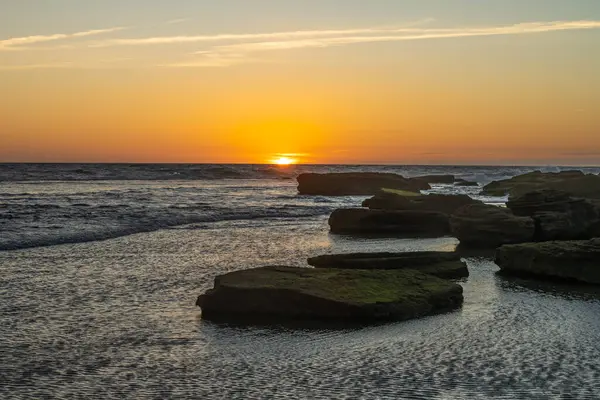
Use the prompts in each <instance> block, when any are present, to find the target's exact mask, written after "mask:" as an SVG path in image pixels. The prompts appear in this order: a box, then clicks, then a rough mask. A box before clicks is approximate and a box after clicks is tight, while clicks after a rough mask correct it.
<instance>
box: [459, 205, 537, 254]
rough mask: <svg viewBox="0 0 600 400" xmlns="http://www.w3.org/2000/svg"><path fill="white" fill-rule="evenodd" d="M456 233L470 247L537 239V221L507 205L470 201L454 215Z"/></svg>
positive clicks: (492, 245) (463, 243)
mask: <svg viewBox="0 0 600 400" xmlns="http://www.w3.org/2000/svg"><path fill="white" fill-rule="evenodd" d="M450 226H451V230H452V234H453V235H454V236H455V237H456V238H458V239H459V240H460V242H461V245H463V246H466V247H484V248H486V247H487V248H493V247H498V246H501V245H503V244H510V243H524V242H530V241H532V240H533V236H534V234H535V224H534V221H533V219H532V218H530V217H518V216H515V215H514V214H513V213H512V212H511V211H510V210H507V209H505V208H501V207H496V206H491V205H486V204H470V205H467V206H464V207H462V208H460V209H458V210H457V211H456V212H455V213H454V214H453V215H451V216H450Z"/></svg>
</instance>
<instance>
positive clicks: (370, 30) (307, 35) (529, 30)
mask: <svg viewBox="0 0 600 400" xmlns="http://www.w3.org/2000/svg"><path fill="white" fill-rule="evenodd" d="M183 21H184V20H183V19H180V20H172V21H169V22H168V23H178V22H183ZM431 21H432V20H431V19H427V20H421V21H415V22H413V23H410V24H405V25H403V26H392V27H366V28H350V29H322V30H297V31H287V32H267V33H233V34H231V33H224V34H213V35H187V36H156V37H144V38H116V39H106V40H89V41H86V42H84V43H76V44H66V45H62V46H66V48H76V47H77V48H78V47H81V46H85V47H86V48H97V47H113V46H157V45H164V46H167V45H184V44H188V45H200V46H201V49H199V50H200V51H196V52H194V53H191V54H188V59H187V60H180V61H175V60H168V61H167V62H166V63H165V64H162V65H159V66H160V67H177V68H194V67H196V68H197V67H228V66H233V65H238V64H242V63H248V62H257V61H261V59H260V58H259V55H260V54H261V53H263V52H269V51H282V50H294V49H308V48H328V47H334V46H348V45H354V44H361V43H376V42H402V41H412V40H435V39H438V40H442V39H451V38H467V37H486V36H500V35H527V34H541V33H547V32H559V31H573V30H590V29H600V21H594V20H580V21H547V22H527V23H519V24H513V25H504V26H480V27H453V28H439V27H430V26H427V25H426V24H428V23H430V22H431ZM123 29H125V28H123V27H116V28H108V29H98V30H89V31H83V32H77V33H71V34H54V35H46V36H28V37H21V38H12V39H6V40H0V51H8V50H25V49H37V50H39V49H47V48H48V49H50V48H52V47H51V46H50V47H47V46H35V47H28V46H30V45H34V44H38V43H42V42H49V41H57V40H67V39H75V38H84V37H89V36H95V35H100V34H106V33H111V32H116V31H120V30H123ZM55 47H56V46H55ZM188 51H189V50H188ZM262 61H264V59H263V60H262ZM43 65H44V64H39V67H40V68H41V67H42V66H43ZM4 69H15V67H10V66H8V67H5V68H4Z"/></svg>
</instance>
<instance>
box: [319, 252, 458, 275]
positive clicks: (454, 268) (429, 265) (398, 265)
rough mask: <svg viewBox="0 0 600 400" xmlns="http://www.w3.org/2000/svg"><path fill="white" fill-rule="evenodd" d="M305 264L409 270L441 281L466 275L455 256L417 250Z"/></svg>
mask: <svg viewBox="0 0 600 400" xmlns="http://www.w3.org/2000/svg"><path fill="white" fill-rule="evenodd" d="M308 264H309V265H312V266H313V267H316V268H341V269H366V270H373V269H376V270H377V269H378V270H386V269H413V270H416V271H419V272H423V273H425V274H430V275H434V276H437V277H438V278H443V279H460V278H466V277H468V276H469V270H468V269H467V265H466V264H465V263H464V262H463V261H462V260H461V258H460V255H459V254H458V253H454V252H453V253H450V252H436V251H420V252H408V253H352V254H333V255H323V256H318V257H312V258H309V259H308Z"/></svg>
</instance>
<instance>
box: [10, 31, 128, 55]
mask: <svg viewBox="0 0 600 400" xmlns="http://www.w3.org/2000/svg"><path fill="white" fill-rule="evenodd" d="M123 29H125V28H124V27H115V28H108V29H94V30H89V31H83V32H75V33H55V34H52V35H35V36H25V37H17V38H10V39H4V40H0V51H3V50H7V51H8V50H19V49H21V48H22V46H27V45H32V44H37V43H44V42H51V41H55V40H65V39H76V38H83V37H87V36H94V35H102V34H106V33H112V32H117V31H120V30H123Z"/></svg>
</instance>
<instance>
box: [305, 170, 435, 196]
mask: <svg viewBox="0 0 600 400" xmlns="http://www.w3.org/2000/svg"><path fill="white" fill-rule="evenodd" d="M297 179H298V192H299V193H300V194H305V195H322V196H352V195H354V196H362V195H364V196H368V195H373V194H376V193H378V192H379V191H380V190H381V189H383V188H389V189H396V190H406V191H409V192H417V193H418V192H419V191H421V190H428V189H431V186H430V185H429V184H428V183H427V182H424V181H422V180H418V179H409V178H405V177H403V176H401V175H397V174H390V173H379V172H351V173H330V174H314V173H309V174H301V175H299V176H298V178H297Z"/></svg>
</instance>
